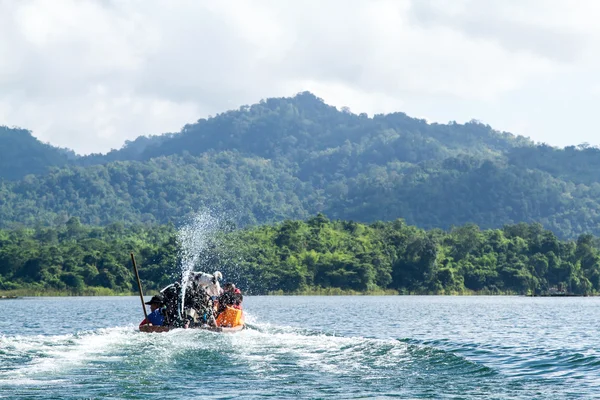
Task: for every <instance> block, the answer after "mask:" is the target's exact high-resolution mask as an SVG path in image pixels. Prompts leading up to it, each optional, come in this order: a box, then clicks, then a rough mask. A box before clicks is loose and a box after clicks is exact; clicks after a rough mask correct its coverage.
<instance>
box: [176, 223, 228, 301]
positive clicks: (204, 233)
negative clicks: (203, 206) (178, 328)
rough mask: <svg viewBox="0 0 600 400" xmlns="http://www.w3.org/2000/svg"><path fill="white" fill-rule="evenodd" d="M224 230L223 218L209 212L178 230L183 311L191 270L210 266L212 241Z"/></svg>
mask: <svg viewBox="0 0 600 400" xmlns="http://www.w3.org/2000/svg"><path fill="white" fill-rule="evenodd" d="M221 230H222V219H221V218H219V217H216V216H214V215H213V214H211V213H209V212H201V213H198V214H196V215H195V216H193V217H192V218H191V221H190V222H189V223H188V224H186V225H184V226H183V227H181V228H180V229H179V231H178V235H177V239H178V242H179V252H180V254H179V256H180V259H181V276H182V278H181V287H182V291H181V312H183V303H184V301H183V299H185V291H186V287H187V285H188V282H189V278H190V272H192V271H193V270H194V268H195V267H197V266H199V267H202V268H203V269H204V268H205V267H209V264H210V259H211V256H210V254H211V252H210V248H209V247H210V246H211V243H213V242H214V240H215V239H216V234H217V233H218V232H219V231H221Z"/></svg>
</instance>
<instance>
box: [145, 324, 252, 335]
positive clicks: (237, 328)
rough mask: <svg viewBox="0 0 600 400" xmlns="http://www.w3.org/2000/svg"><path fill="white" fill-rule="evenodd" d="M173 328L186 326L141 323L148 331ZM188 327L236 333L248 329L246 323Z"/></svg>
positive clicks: (156, 331) (161, 330)
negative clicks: (229, 325)
mask: <svg viewBox="0 0 600 400" xmlns="http://www.w3.org/2000/svg"><path fill="white" fill-rule="evenodd" d="M173 329H184V328H175V327H170V326H154V325H140V331H141V332H147V333H159V332H168V331H170V330H173ZM186 329H201V330H205V331H211V332H221V333H235V332H239V331H241V330H243V329H246V325H238V326H233V327H226V326H199V327H194V328H186Z"/></svg>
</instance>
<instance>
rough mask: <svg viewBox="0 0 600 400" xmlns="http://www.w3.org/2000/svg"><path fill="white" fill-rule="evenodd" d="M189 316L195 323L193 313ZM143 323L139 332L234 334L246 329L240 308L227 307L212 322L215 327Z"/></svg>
mask: <svg viewBox="0 0 600 400" xmlns="http://www.w3.org/2000/svg"><path fill="white" fill-rule="evenodd" d="M190 316H191V318H192V319H191V320H192V321H193V320H196V321H197V318H195V313H191V314H190ZM145 321H146V320H144V321H142V324H140V331H141V332H147V333H159V332H168V331H170V330H173V329H201V330H205V331H211V332H221V333H235V332H239V331H241V330H243V329H245V328H246V324H245V323H244V312H243V311H242V310H241V309H240V308H234V307H229V306H227V307H225V310H224V311H223V312H221V313H220V314H219V315H218V316H217V318H216V319H215V320H214V325H215V326H210V325H207V324H195V325H194V326H191V327H189V328H184V327H179V326H157V325H151V324H144V322H145Z"/></svg>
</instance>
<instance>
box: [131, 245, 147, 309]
mask: <svg viewBox="0 0 600 400" xmlns="http://www.w3.org/2000/svg"><path fill="white" fill-rule="evenodd" d="M131 262H132V263H133V270H134V271H135V277H136V278H137V283H138V288H139V290H140V300H142V309H143V310H144V318H146V321H147V320H148V313H147V312H146V305H145V304H144V294H143V293H142V282H141V281H140V274H139V273H138V269H137V265H135V257H133V253H131Z"/></svg>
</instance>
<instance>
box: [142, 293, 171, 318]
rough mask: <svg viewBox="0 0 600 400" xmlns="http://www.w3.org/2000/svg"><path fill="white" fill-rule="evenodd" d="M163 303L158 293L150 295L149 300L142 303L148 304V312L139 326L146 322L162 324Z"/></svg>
mask: <svg viewBox="0 0 600 400" xmlns="http://www.w3.org/2000/svg"><path fill="white" fill-rule="evenodd" d="M163 303H164V302H163V298H162V296H160V295H156V296H152V299H150V301H149V302H147V303H144V304H148V305H150V314H148V318H144V320H143V321H142V323H141V324H140V326H141V325H148V324H151V325H154V326H162V325H163V324H164V322H165V317H164V315H163V313H162V306H163Z"/></svg>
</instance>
